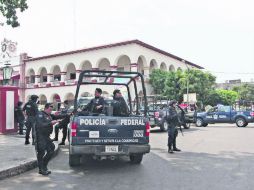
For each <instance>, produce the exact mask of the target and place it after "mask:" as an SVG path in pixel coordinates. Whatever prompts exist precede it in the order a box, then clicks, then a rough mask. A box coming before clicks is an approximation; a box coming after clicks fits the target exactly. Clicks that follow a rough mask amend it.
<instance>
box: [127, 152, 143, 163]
mask: <svg viewBox="0 0 254 190" xmlns="http://www.w3.org/2000/svg"><path fill="white" fill-rule="evenodd" d="M142 159H143V154H132V155H130V161H131V163H132V164H140V163H141V162H142Z"/></svg>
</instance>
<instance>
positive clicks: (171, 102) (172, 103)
mask: <svg viewBox="0 0 254 190" xmlns="http://www.w3.org/2000/svg"><path fill="white" fill-rule="evenodd" d="M176 103H177V101H176V100H171V101H170V102H169V105H170V106H173V105H174V104H176Z"/></svg>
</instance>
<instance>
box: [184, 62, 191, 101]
mask: <svg viewBox="0 0 254 190" xmlns="http://www.w3.org/2000/svg"><path fill="white" fill-rule="evenodd" d="M182 62H183V63H184V64H185V66H186V68H187V81H186V88H187V90H186V91H187V92H186V94H187V104H188V105H189V71H190V69H189V67H188V65H187V63H186V61H185V60H184V59H183V60H182Z"/></svg>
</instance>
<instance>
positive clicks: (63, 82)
mask: <svg viewBox="0 0 254 190" xmlns="http://www.w3.org/2000/svg"><path fill="white" fill-rule="evenodd" d="M60 74H61V81H60V85H61V86H64V85H65V79H66V72H61V73H60Z"/></svg>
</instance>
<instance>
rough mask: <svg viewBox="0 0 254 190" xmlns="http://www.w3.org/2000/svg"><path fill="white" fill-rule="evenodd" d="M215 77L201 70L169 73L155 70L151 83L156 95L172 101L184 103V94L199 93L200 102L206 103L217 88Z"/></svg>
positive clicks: (151, 76)
mask: <svg viewBox="0 0 254 190" xmlns="http://www.w3.org/2000/svg"><path fill="white" fill-rule="evenodd" d="M215 79H216V78H215V76H213V75H211V74H210V73H207V72H203V71H201V70H188V71H184V72H182V71H176V72H168V71H161V70H159V69H156V70H153V72H152V74H151V75H150V83H151V85H152V86H153V88H154V90H155V92H156V93H159V94H163V95H164V96H167V97H169V98H170V99H176V100H178V101H182V99H183V94H186V93H187V83H188V89H189V93H197V97H198V100H200V101H202V102H204V101H205V100H206V99H207V98H208V96H209V93H210V91H211V90H213V89H214V86H215Z"/></svg>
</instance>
